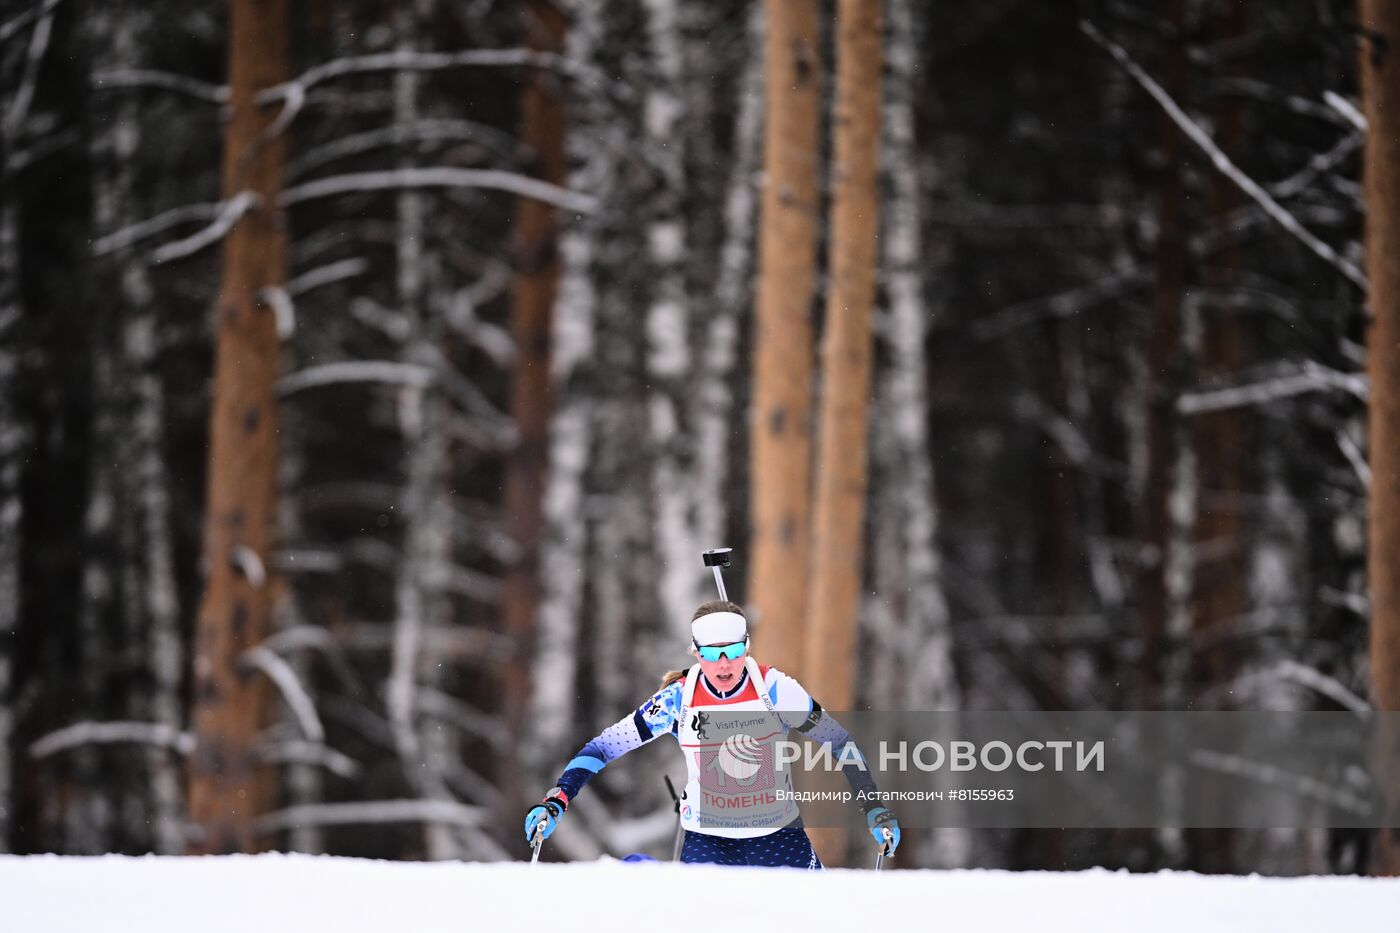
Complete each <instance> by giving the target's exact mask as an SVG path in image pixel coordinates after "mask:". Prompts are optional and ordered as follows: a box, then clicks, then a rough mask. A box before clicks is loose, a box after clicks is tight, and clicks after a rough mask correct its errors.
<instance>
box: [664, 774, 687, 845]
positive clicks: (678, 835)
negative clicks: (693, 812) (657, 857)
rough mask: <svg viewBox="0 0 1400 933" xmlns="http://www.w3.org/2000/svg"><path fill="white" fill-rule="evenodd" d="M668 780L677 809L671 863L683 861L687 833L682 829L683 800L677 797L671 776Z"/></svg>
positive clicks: (672, 799)
mask: <svg viewBox="0 0 1400 933" xmlns="http://www.w3.org/2000/svg"><path fill="white" fill-rule="evenodd" d="M664 777H665V778H666V789H667V790H668V791H670V792H671V802H672V803H673V804H675V807H676V842H675V845H673V846H671V861H673V862H679V861H680V860H681V840H683V839H684V838H685V831H684V830H683V829H682V828H681V798H679V797H677V796H676V785H674V784H672V783H671V775H669V774H667V775H664Z"/></svg>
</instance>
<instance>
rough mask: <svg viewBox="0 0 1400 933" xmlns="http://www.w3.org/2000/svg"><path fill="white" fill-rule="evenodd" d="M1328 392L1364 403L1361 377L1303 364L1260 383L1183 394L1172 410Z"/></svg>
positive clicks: (1194, 410)
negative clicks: (1296, 368) (1335, 390)
mask: <svg viewBox="0 0 1400 933" xmlns="http://www.w3.org/2000/svg"><path fill="white" fill-rule="evenodd" d="M1329 389H1340V390H1342V391H1343V392H1349V393H1351V394H1352V395H1354V396H1356V397H1357V398H1358V399H1361V400H1362V401H1365V400H1366V398H1367V395H1368V387H1367V381H1366V376H1365V375H1363V374H1360V373H1355V374H1353V373H1339V372H1337V371H1336V370H1334V369H1328V368H1327V367H1325V366H1320V365H1318V364H1317V363H1312V362H1307V363H1304V364H1303V366H1302V369H1301V370H1300V371H1299V372H1296V373H1290V374H1287V375H1283V376H1279V377H1277V378H1274V379H1266V380H1264V381H1263V382H1254V383H1250V384H1248V385H1242V386H1231V387H1230V388H1227V389H1211V390H1208V391H1205V392H1187V393H1184V394H1183V395H1182V396H1181V397H1180V398H1179V399H1177V403H1176V410H1177V411H1179V412H1181V413H1182V414H1183V415H1198V414H1201V413H1203V412H1210V411H1222V410H1224V409H1227V408H1242V407H1244V406H1246V405H1261V404H1263V403H1265V402H1272V401H1274V400H1276V399H1281V398H1289V397H1291V396H1294V395H1303V394H1305V393H1308V392H1321V391H1326V390H1329Z"/></svg>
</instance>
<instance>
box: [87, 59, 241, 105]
mask: <svg viewBox="0 0 1400 933" xmlns="http://www.w3.org/2000/svg"><path fill="white" fill-rule="evenodd" d="M92 88H93V90H97V91H112V90H117V89H118V88H155V89H157V90H161V91H172V92H174V93H176V94H184V95H185V96H186V97H193V98H194V99H195V100H202V101H204V102H205V103H209V104H227V103H228V100H229V94H228V88H227V87H226V86H224V85H219V84H210V83H209V82H207V81H200V80H199V79H198V78H191V77H189V76H187V75H181V74H175V73H174V72H171V71H153V70H151V69H147V68H123V69H120V70H117V71H98V72H95V73H94V74H93V76H92Z"/></svg>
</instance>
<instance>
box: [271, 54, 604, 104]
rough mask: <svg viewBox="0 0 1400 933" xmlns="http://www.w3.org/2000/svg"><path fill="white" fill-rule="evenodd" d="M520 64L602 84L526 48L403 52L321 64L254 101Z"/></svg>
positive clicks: (594, 75)
mask: <svg viewBox="0 0 1400 933" xmlns="http://www.w3.org/2000/svg"><path fill="white" fill-rule="evenodd" d="M520 65H532V66H534V67H537V68H549V69H552V70H554V71H558V72H559V73H560V74H563V75H567V76H569V77H570V78H573V79H575V80H577V81H579V82H581V83H583V84H602V83H604V81H603V78H602V76H601V75H600V74H599V73H598V72H597V71H596V70H595V69H593V68H591V67H589V66H587V65H584V64H582V63H580V62H576V61H572V60H570V59H568V58H565V57H564V56H562V55H558V54H556V53H553V52H535V51H531V50H528V49H472V50H469V51H459V52H417V51H413V50H411V49H403V50H399V51H394V52H382V53H379V54H376V55H359V56H352V57H348V58H338V59H335V60H334V61H329V62H324V63H322V64H320V65H317V66H315V67H314V68H311V69H309V70H307V71H304V72H302V73H301V74H300V75H298V76H297V77H295V78H293V79H292V80H290V81H286V82H284V83H282V84H278V85H276V86H274V87H270V88H268V89H267V90H265V91H263V92H262V93H260V94H259V95H258V96H257V102H258V104H259V105H266V104H271V103H276V102H277V101H279V100H285V99H287V98H288V97H289V96H291V95H292V94H295V93H298V92H300V93H301V94H303V95H304V94H305V93H306V92H307V91H309V90H310V89H311V88H313V87H315V86H316V85H317V84H320V83H322V82H323V81H330V80H332V79H334V78H342V77H345V76H346V75H351V74H367V73H370V72H375V71H438V70H441V69H444V68H464V67H514V66H520Z"/></svg>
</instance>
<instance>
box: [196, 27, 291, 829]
mask: <svg viewBox="0 0 1400 933" xmlns="http://www.w3.org/2000/svg"><path fill="white" fill-rule="evenodd" d="M286 69H287V6H286V0H231V3H230V9H229V81H228V84H229V92H230V108H231V110H230V113H231V115H230V117H229V120H228V123H227V124H226V127H225V135H224V155H223V173H222V185H221V188H222V194H223V197H225V198H231V197H233V196H235V195H236V194H237V193H238V192H240V191H244V190H250V191H253V192H254V193H256V194H257V196H258V197H259V199H260V202H259V204H258V205H257V206H256V207H255V208H254V209H253V210H251V211H250V212H249V213H247V214H246V215H244V216H243V218H242V219H240V220H239V221H238V223H237V224H235V226H234V227H233V229H232V230H231V231H230V233H229V235H228V236H227V237H226V239H225V240H224V244H223V281H222V283H221V285H220V291H219V297H218V301H217V305H216V311H215V313H216V324H215V340H216V345H215V363H214V398H213V411H212V414H211V418H210V446H209V479H208V492H207V502H206V510H207V511H206V515H205V526H204V561H205V566H206V567H207V573H208V577H207V579H206V581H205V591H204V595H203V598H202V600H201V603H200V608H199V616H198V619H197V621H196V630H195V661H194V711H193V716H192V720H193V725H194V731H195V735H196V739H197V742H198V746H197V748H196V751H195V753H194V756H193V757H192V759H191V761H190V774H189V779H190V797H189V806H190V816H191V818H192V820H193V821H194V823H195V824H196V825H197V826H199V827H200V828H201V829H202V834H201V838H199V839H198V840H197V841H195V842H193V843H192V845H191V848H192V849H193V850H194V851H197V852H203V853H218V852H239V851H247V850H249V849H251V848H252V847H253V845H254V835H253V819H254V818H255V816H256V814H257V813H258V811H259V809H261V808H262V807H263V806H264V804H265V803H266V802H265V801H261V800H259V799H257V798H258V796H259V792H258V784H257V782H256V780H255V772H256V769H255V762H254V758H253V741H254V737H255V736H256V734H257V731H258V729H259V727H260V726H261V725H262V723H263V721H264V707H265V698H266V688H265V686H264V685H263V684H262V683H260V682H259V681H258V680H257V679H256V677H255V676H254V675H253V674H252V673H251V672H250V671H248V670H246V669H244V668H242V667H241V666H240V665H239V657H240V655H241V654H242V653H243V652H244V651H245V650H247V649H248V648H249V647H251V646H253V645H255V644H257V643H258V641H259V640H260V639H261V638H262V637H263V636H264V634H265V633H266V632H267V630H268V616H269V611H270V608H271V606H270V604H271V591H270V588H269V587H268V586H267V585H266V579H265V575H266V567H267V564H268V555H269V553H270V550H271V547H272V544H273V538H274V526H275V522H276V507H277V500H276V492H275V489H276V478H277V401H276V394H275V387H276V380H277V375H278V372H277V370H278V365H277V363H278V359H279V345H278V337H277V330H276V325H275V322H274V319H273V314H272V311H271V309H270V308H269V307H267V306H265V304H264V302H263V301H262V300H261V299H260V296H259V295H260V292H261V290H262V289H264V288H267V287H270V286H279V285H281V283H282V282H283V281H284V279H285V277H286V230H285V226H284V221H283V218H282V215H281V214H280V212H279V211H278V209H277V207H276V203H277V193H278V190H279V188H280V186H281V174H282V164H283V143H282V140H281V139H280V138H279V139H274V140H262V139H260V138H259V137H260V136H261V134H262V132H263V131H264V130H265V129H266V128H267V126H268V125H269V124H270V123H271V122H272V120H273V118H274V117H275V115H276V114H275V112H274V110H272V109H259V108H258V107H257V106H256V105H255V104H254V102H253V98H254V96H255V95H256V94H257V93H258V92H259V91H260V90H262V89H264V88H268V87H271V86H273V85H275V84H277V83H278V82H279V81H281V80H283V79H284V78H285V76H286Z"/></svg>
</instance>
